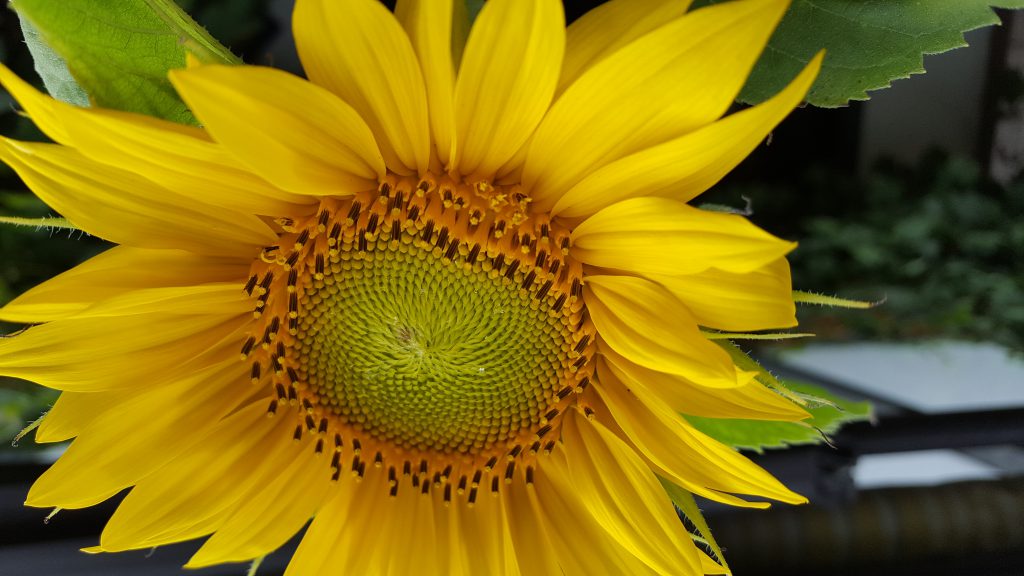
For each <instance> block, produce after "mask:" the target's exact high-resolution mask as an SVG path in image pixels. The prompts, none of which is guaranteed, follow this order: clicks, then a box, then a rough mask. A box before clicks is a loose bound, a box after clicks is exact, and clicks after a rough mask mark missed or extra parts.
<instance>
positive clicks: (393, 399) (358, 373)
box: [295, 234, 572, 453]
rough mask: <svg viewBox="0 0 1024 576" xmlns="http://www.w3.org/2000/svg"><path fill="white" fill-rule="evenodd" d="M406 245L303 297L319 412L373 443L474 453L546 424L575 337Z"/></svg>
mask: <svg viewBox="0 0 1024 576" xmlns="http://www.w3.org/2000/svg"><path fill="white" fill-rule="evenodd" d="M458 260H459V258H456V259H455V260H454V261H453V260H452V259H448V258H445V257H443V255H442V257H440V258H439V257H437V256H436V255H435V254H434V253H433V252H432V250H431V249H430V247H429V246H428V247H417V246H415V245H414V238H413V236H412V235H410V234H406V235H404V237H403V238H402V241H400V242H387V243H386V242H378V243H377V244H376V249H373V250H367V251H355V252H342V253H341V254H339V255H338V257H337V261H336V262H332V264H331V268H330V270H328V271H326V272H327V273H326V274H325V275H324V277H323V278H322V279H321V280H317V281H315V282H314V283H313V284H312V286H311V287H310V289H307V291H306V293H305V294H304V298H303V300H302V302H303V303H302V304H301V305H300V307H299V311H298V330H297V334H296V336H295V338H296V349H297V351H298V352H299V354H298V358H299V367H298V368H299V369H298V373H299V376H300V378H302V379H304V380H305V381H306V382H308V383H309V385H310V387H311V389H312V390H313V391H314V394H315V395H316V397H317V399H318V401H319V404H320V405H321V406H323V407H324V408H326V409H327V410H328V411H330V412H332V413H333V414H334V415H335V416H336V417H337V418H339V419H340V420H341V421H342V422H345V423H347V424H349V425H351V426H352V427H354V428H355V429H357V430H361V431H364V432H366V433H368V434H370V435H372V436H374V437H375V438H377V439H384V440H388V441H390V442H392V443H394V444H396V445H399V446H402V447H406V448H416V449H419V450H427V449H431V450H435V451H441V452H460V453H467V452H469V453H475V452H478V451H480V450H482V449H485V448H487V447H489V446H491V445H492V444H494V443H496V442H498V441H502V440H507V439H509V438H511V437H513V436H515V435H516V434H517V433H518V432H519V431H520V430H523V429H525V428H539V427H540V426H541V425H542V424H541V419H542V418H543V415H544V413H545V412H546V411H547V409H548V407H549V406H550V405H551V404H552V402H553V399H554V398H555V397H556V395H557V392H558V390H559V389H560V388H561V386H562V385H563V372H564V370H565V367H566V364H567V361H568V355H567V351H568V345H567V342H571V337H572V332H571V330H569V328H568V327H566V326H565V325H564V324H563V323H562V322H561V318H560V317H559V316H557V315H554V314H551V313H550V312H551V308H550V306H549V305H548V304H547V303H546V302H538V300H537V299H536V298H534V295H533V294H531V293H530V291H529V290H524V289H522V288H521V287H520V285H517V284H515V283H513V282H510V281H508V279H506V278H505V277H504V276H501V275H494V276H492V275H491V274H489V273H488V271H485V270H484V269H483V267H478V268H477V269H474V268H473V267H472V266H466V265H464V263H460V262H458Z"/></svg>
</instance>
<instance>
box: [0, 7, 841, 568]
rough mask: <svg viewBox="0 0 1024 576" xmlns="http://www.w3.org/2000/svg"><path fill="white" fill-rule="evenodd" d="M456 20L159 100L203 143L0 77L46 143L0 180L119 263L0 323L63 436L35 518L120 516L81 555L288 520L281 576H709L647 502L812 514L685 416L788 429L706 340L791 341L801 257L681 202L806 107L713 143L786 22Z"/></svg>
mask: <svg viewBox="0 0 1024 576" xmlns="http://www.w3.org/2000/svg"><path fill="white" fill-rule="evenodd" d="M455 4H457V3H455V2H453V1H452V0H436V1H427V0H401V1H400V2H399V3H398V8H397V10H396V12H395V13H394V14H392V13H391V12H389V11H388V10H387V9H386V8H384V7H383V5H381V4H380V3H378V2H377V1H376V0H333V1H328V0H300V1H299V2H298V3H297V5H296V9H295V15H294V26H295V36H296V41H297V45H298V49H299V53H300V56H301V59H302V62H303V65H304V67H305V71H306V74H307V76H308V80H306V79H302V78H299V77H296V76H293V75H290V74H287V73H285V72H281V71H278V70H274V69H270V68H263V67H256V66H234V67H229V66H218V65H202V64H198V63H194V65H192V66H190V67H188V68H186V69H181V70H174V71H172V72H171V80H172V82H173V84H174V86H175V87H176V89H177V90H178V93H179V94H180V96H181V97H182V99H183V100H184V101H185V102H186V103H187V104H188V106H189V107H190V109H191V110H192V112H193V113H194V114H195V116H196V117H197V118H198V120H199V121H200V123H201V125H202V127H201V128H192V127H185V126H180V125H176V124H171V123H169V122H165V121H161V120H156V119H153V118H149V117H145V116H140V115H135V114H128V113H123V112H116V111H112V110H104V109H86V108H77V107H73V106H69V105H66V104H62V103H60V102H57V101H54V100H52V99H50V98H48V97H46V96H44V95H42V94H39V93H38V92H36V91H34V90H33V89H32V88H30V87H29V86H28V85H26V84H25V83H24V82H22V81H21V80H19V79H18V78H16V77H15V76H13V75H12V74H11V73H10V72H9V71H7V70H6V69H0V82H2V83H3V85H4V86H5V87H6V88H7V89H8V90H10V91H11V93H12V94H13V95H14V96H15V97H16V98H17V99H18V101H19V102H20V103H21V105H22V106H23V107H24V109H25V111H26V112H27V113H28V114H29V115H30V116H31V117H32V118H33V119H34V120H35V122H36V123H37V124H38V125H39V126H40V128H42V129H43V130H44V131H45V132H46V133H47V134H48V135H49V136H50V137H51V138H52V139H53V140H54V141H55V142H56V143H55V144H37V143H26V142H18V141H13V140H8V139H3V140H2V141H0V159H2V160H3V161H4V162H6V163H7V164H9V165H10V166H11V167H13V168H14V169H15V170H16V171H18V173H19V174H20V175H21V177H22V178H23V179H24V180H25V181H26V182H27V183H28V184H29V186H30V187H31V188H32V189H33V190H34V191H35V192H36V194H38V195H39V196H40V197H41V198H42V199H44V200H45V201H46V202H48V203H49V204H50V205H51V206H52V207H53V208H54V209H56V210H58V211H59V212H61V213H62V214H64V215H65V216H66V217H67V218H68V219H69V220H70V221H71V222H73V223H75V224H76V225H77V226H79V227H81V228H82V229H83V230H85V231H87V232H89V233H90V234H94V235H96V236H100V237H102V238H105V239H107V240H110V241H112V242H113V243H116V244H118V246H115V247H113V248H111V249H110V250H108V251H107V252H105V253H104V254H101V255H100V256H98V257H96V258H94V259H92V260H90V261H88V262H86V263H84V264H82V265H81V266H79V267H78V268H76V269H74V270H72V271H70V272H68V273H66V274H63V275H61V276H59V277H57V278H54V279H53V280H51V281H49V282H47V283H45V284H43V285H42V286H40V287H37V288H35V289H34V290H32V291H30V292H28V293H27V294H25V295H23V296H21V297H20V298H18V299H16V300H15V301H14V302H12V303H10V304H8V305H7V306H6V307H4V308H3V309H2V311H0V317H2V318H3V319H5V320H11V321H17V322H26V323H31V324H35V326H33V327H31V328H29V329H28V330H26V331H24V332H23V333H22V334H20V335H18V336H16V337H13V338H8V339H3V340H0V373H3V374H5V375H8V376H14V377H21V378H28V379H32V380H34V381H37V382H39V383H40V384H43V385H45V386H50V387H53V388H57V389H60V390H62V391H63V394H62V395H61V397H60V400H59V401H58V402H57V404H56V405H55V406H54V409H53V410H52V412H50V413H49V414H48V415H47V416H46V418H45V419H44V420H43V422H42V424H41V425H40V427H39V429H38V432H37V440H39V441H44V442H45V441H57V440H64V439H67V438H72V437H75V438H76V439H75V441H74V442H73V443H72V444H71V447H70V448H69V449H68V451H67V453H66V454H65V455H64V456H63V457H62V458H61V459H60V460H59V461H58V462H57V463H56V464H55V465H54V466H53V467H52V468H51V469H50V470H49V471H48V472H47V473H46V474H44V475H43V477H42V478H40V479H39V481H38V482H37V483H36V484H35V486H34V487H33V489H32V491H31V493H30V494H29V498H28V504H29V505H32V506H54V507H61V508H77V507H83V506H89V505H93V504H95V503H97V502H99V501H102V500H104V499H106V498H108V497H110V496H112V495H113V494H116V493H118V492H120V491H121V490H123V489H125V488H128V487H131V492H130V493H129V495H128V496H127V498H126V499H125V500H124V502H123V503H122V504H121V505H120V507H119V508H118V511H117V512H116V513H115V514H114V516H113V517H112V518H111V520H110V522H109V524H108V526H107V528H106V529H105V531H104V533H103V535H102V537H101V539H100V544H99V546H97V547H96V548H95V549H94V550H95V551H118V550H125V549H132V548H150V547H154V546H158V545H162V544H166V543H170V542H176V541H181V540H187V539H191V538H198V537H202V536H207V535H210V538H209V539H208V540H207V541H206V543H205V544H204V545H203V546H202V548H201V549H200V550H199V552H197V554H196V556H195V557H194V558H193V559H192V561H191V562H190V563H189V566H190V567H199V566H205V565H209V564H216V563H220V562H232V561H241V560H249V559H253V558H258V557H261V556H263V555H265V554H267V553H269V552H271V551H273V550H274V549H276V548H277V547H279V546H280V545H281V544H283V543H284V542H285V541H287V540H288V539H289V538H290V537H291V536H292V535H293V534H295V533H296V532H297V531H299V530H301V529H302V527H303V526H304V525H305V524H306V523H307V522H308V521H309V520H310V518H312V519H313V520H312V523H311V524H310V525H309V527H308V529H307V531H306V534H305V537H304V539H303V541H302V544H301V546H300V548H299V551H298V553H297V554H296V556H295V557H294V558H293V560H292V562H291V564H290V567H289V570H288V574H289V575H310V574H325V573H328V572H331V573H333V572H338V573H356V574H363V573H374V574H376V573H381V574H395V575H399V574H412V573H417V574H421V573H427V574H439V575H440V574H499V573H501V574H519V573H523V574H593V573H608V572H613V573H624V574H652V573H654V574H679V573H684V574H702V573H720V572H722V571H723V570H724V568H723V566H724V562H723V561H722V559H721V558H720V557H719V555H718V554H717V553H715V552H714V551H711V552H710V553H711V556H709V555H708V553H707V552H706V551H704V550H702V549H698V548H697V547H696V546H695V545H694V544H693V542H692V540H691V538H690V535H689V534H688V533H687V532H686V530H685V529H684V527H683V526H682V524H680V523H679V522H678V519H677V517H676V512H675V509H674V508H673V506H672V503H671V501H670V500H669V497H668V495H667V494H666V492H665V490H664V488H663V485H662V482H666V483H670V484H675V485H677V486H679V487H681V488H683V489H685V490H686V491H689V492H692V493H694V494H699V495H701V496H704V497H707V498H710V499H714V500H718V501H721V502H726V503H729V504H735V505H740V506H762V505H765V504H762V503H760V502H748V501H747V500H744V499H742V498H740V497H739V496H736V494H743V495H752V496H755V497H766V498H772V499H775V500H780V501H784V502H802V501H803V499H802V497H800V496H799V495H797V494H794V493H793V492H791V491H789V490H788V489H786V488H785V487H784V486H782V485H781V484H780V483H779V482H778V481H776V480H775V479H774V478H772V477H771V476H769V475H768V474H767V473H765V472H764V471H762V470H760V469H759V468H757V467H756V466H754V465H753V464H752V463H750V462H749V461H747V460H746V459H745V458H744V457H742V456H741V455H739V454H738V453H736V452H735V451H733V450H732V449H730V448H729V447H727V446H724V445H722V444H720V443H718V442H716V441H714V440H712V439H711V438H709V437H707V436H705V435H703V434H701V433H700V432H699V431H697V430H696V429H694V428H693V427H692V426H690V425H689V424H688V422H687V421H686V420H685V418H683V417H682V416H681V414H693V415H699V416H711V417H731V418H754V419H766V420H800V419H802V418H804V417H806V416H807V413H806V412H805V411H804V410H803V409H802V408H801V407H800V406H798V405H797V404H795V403H793V402H792V401H791V400H789V399H787V398H786V397H783V396H782V395H780V394H779V393H777V392H776V391H775V390H773V389H771V388H769V387H767V386H765V385H764V384H763V383H762V382H760V381H759V380H758V378H757V373H756V372H752V371H749V370H744V369H741V368H739V367H737V366H736V365H735V364H734V362H733V359H732V357H731V356H730V354H729V351H730V350H731V349H729V348H728V347H726V348H723V347H722V346H719V345H718V344H716V343H715V342H713V341H712V340H711V338H720V337H722V336H723V334H728V333H729V332H733V331H755V330H764V329H772V328H784V327H790V326H793V325H795V319H794V315H793V301H792V297H791V294H790V280H789V268H788V266H787V264H786V260H785V254H786V253H787V252H788V251H789V250H791V249H792V248H793V244H792V243H790V242H785V241H782V240H780V239H778V238H775V237H773V236H771V235H769V234H768V233H766V232H764V231H762V230H760V229H758V228H756V227H755V226H753V225H752V224H751V223H750V222H748V221H747V220H746V219H745V218H743V217H741V216H738V215H734V214H724V213H715V212H709V211H704V210H700V209H698V208H694V207H692V206H690V205H688V204H687V202H688V201H689V200H691V199H693V198H694V197H695V196H697V195H698V194H700V193H701V192H703V191H704V190H706V189H707V188H708V187H710V186H711V185H713V184H714V183H715V182H717V181H718V180H719V179H720V178H721V177H722V176H723V175H724V174H725V173H726V172H728V170H729V169H731V168H732V167H733V166H735V165H736V164H737V163H738V162H739V161H740V160H741V159H742V158H743V157H744V156H745V155H746V154H748V153H749V152H750V150H752V149H753V148H754V147H755V146H756V145H757V144H758V142H760V141H761V140H762V139H763V138H764V137H765V135H766V134H767V133H768V132H769V131H770V130H771V129H772V128H773V127H774V126H775V125H776V124H777V123H778V122H779V121H780V120H781V119H782V118H783V117H784V116H785V115H786V114H787V113H788V112H789V111H790V110H791V109H792V108H793V107H794V106H795V105H797V104H798V103H799V102H800V100H801V99H802V98H803V96H804V94H805V93H806V91H807V89H808V88H809V86H810V85H811V83H812V81H813V79H814V77H815V74H816V72H817V70H818V66H819V65H820V62H821V56H820V55H819V56H818V57H816V58H815V59H814V60H813V61H812V62H811V63H810V64H809V65H808V66H807V68H806V69H805V70H804V71H803V72H802V73H801V74H800V75H799V76H798V77H797V78H795V79H794V80H793V81H792V83H791V84H790V85H789V86H788V87H787V88H785V89H784V90H783V91H782V92H781V93H779V94H778V95H777V96H775V97H774V98H772V99H770V100H768V101H766V102H764V103H763V104H760V105H758V106H755V107H751V108H748V109H745V110H742V111H740V112H737V113H735V114H732V115H729V116H724V117H723V114H724V113H725V112H726V110H727V109H728V108H729V106H730V104H731V103H732V101H733V100H734V98H735V96H736V94H737V93H738V91H739V89H740V87H741V86H742V85H743V83H744V81H745V78H746V76H747V74H748V73H749V71H750V69H751V67H752V66H753V64H754V62H755V61H756V59H757V57H758V55H759V53H760V51H761V50H762V48H763V46H764V44H765V42H766V41H767V38H768V36H769V35H770V34H771V32H772V29H773V28H774V26H775V24H776V23H777V22H778V20H779V19H780V18H781V16H782V14H783V12H784V11H785V9H786V8H787V5H788V2H787V1H785V0H736V1H732V2H727V3H722V4H720V5H716V6H713V7H709V8H703V9H699V10H693V11H687V8H688V2H685V1H670V0H649V1H647V0H645V1H643V2H636V1H634V0H612V1H610V2H607V3H605V4H603V5H602V6H600V7H599V8H596V9H594V10H593V11H592V12H590V13H589V14H587V15H586V16H584V17H583V18H582V19H580V20H579V21H577V22H575V23H574V24H572V25H571V26H570V27H569V28H568V29H566V28H565V23H564V17H563V14H562V7H561V4H560V3H559V2H557V0H491V1H489V2H487V3H486V4H485V6H484V7H483V9H482V10H481V12H480V14H479V16H478V18H477V19H476V21H475V22H474V23H473V25H472V27H471V29H470V28H469V25H468V22H466V21H465V14H464V11H462V10H459V9H457V7H456V6H455ZM464 29H470V32H469V34H468V37H465V36H464V35H463V34H460V32H459V31H460V30H464ZM395 550H406V551H408V552H409V553H408V554H404V553H403V554H397V555H396V554H395V552H394V551H395ZM712 556H713V557H712Z"/></svg>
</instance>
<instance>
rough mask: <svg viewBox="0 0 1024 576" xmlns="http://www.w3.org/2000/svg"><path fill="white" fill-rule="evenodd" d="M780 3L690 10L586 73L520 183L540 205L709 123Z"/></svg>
mask: <svg viewBox="0 0 1024 576" xmlns="http://www.w3.org/2000/svg"><path fill="white" fill-rule="evenodd" d="M788 5H789V0H740V1H736V2H723V3H721V4H716V5H714V6H710V7H708V8H702V9H700V10H695V11H693V12H690V13H689V14H687V15H685V16H683V17H681V18H678V19H676V20H674V21H672V22H669V23H667V24H665V25H664V26H662V27H660V28H657V29H655V30H653V31H652V32H649V33H647V34H646V35H644V36H641V37H640V38H637V39H636V40H634V41H633V42H631V43H629V44H627V45H625V46H623V47H622V48H621V49H620V50H618V51H617V52H615V53H614V54H610V55H608V56H607V57H605V58H604V59H603V60H601V61H600V62H598V63H596V64H594V65H593V66H591V67H590V68H589V69H587V70H586V71H585V72H584V73H583V74H582V75H581V76H580V77H579V79H577V80H576V81H575V82H574V83H573V84H572V85H571V86H569V87H568V88H567V89H566V90H565V92H564V93H563V94H562V95H561V96H560V97H559V99H558V100H557V101H556V102H555V103H554V105H552V107H551V111H550V112H549V113H548V114H547V116H545V118H544V121H543V122H541V124H540V126H539V127H538V128H537V133H536V134H535V136H534V138H533V140H532V142H531V143H530V150H529V154H528V155H527V158H526V164H525V166H524V169H523V185H524V188H525V189H526V191H527V193H529V194H530V196H531V198H533V200H534V204H533V207H534V209H535V210H538V211H542V212H543V211H547V210H550V209H551V207H552V206H553V205H554V202H555V201H556V200H558V198H559V197H561V196H562V194H564V193H565V191H566V190H568V189H569V188H570V187H571V186H572V185H574V184H575V183H577V182H579V181H580V180H581V179H582V178H583V177H584V176H586V175H587V174H588V173H590V172H593V171H594V170H596V169H598V168H600V167H601V166H603V165H605V164H608V163H609V162H612V161H615V160H618V159H619V158H622V157H623V156H627V155H629V154H632V153H634V152H638V151H640V150H643V149H645V148H649V147H651V146H655V145H658V144H661V143H663V142H666V141H668V140H671V139H673V138H678V137H679V136H682V135H683V134H686V133H687V132H690V131H692V130H695V129H697V128H699V127H701V126H704V125H706V124H708V123H710V122H713V121H714V120H716V119H718V117H719V116H721V115H722V114H723V113H724V112H725V111H726V110H727V109H728V107H729V106H730V105H731V104H732V102H733V100H734V99H735V97H736V94H737V93H738V92H739V90H740V88H741V87H742V86H743V83H744V82H745V81H746V78H747V75H748V74H749V72H750V69H751V68H752V67H753V65H754V62H756V61H757V58H758V56H759V54H760V53H761V50H762V48H763V47H764V45H765V43H766V42H767V41H768V37H769V35H770V34H771V32H772V30H773V29H774V28H775V24H776V23H777V22H778V21H779V19H780V18H781V17H782V14H783V13H784V12H785V10H786V7H787V6H788Z"/></svg>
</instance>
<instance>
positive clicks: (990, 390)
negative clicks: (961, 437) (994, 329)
mask: <svg viewBox="0 0 1024 576" xmlns="http://www.w3.org/2000/svg"><path fill="white" fill-rule="evenodd" d="M779 359H780V360H781V361H782V363H783V364H784V365H787V366H792V367H794V368H798V369H800V370H803V371H805V372H808V373H809V374H812V375H820V376H822V377H823V378H825V379H827V380H832V381H834V382H836V383H839V384H842V385H844V386H847V387H849V388H850V389H853V390H858V391H862V392H864V393H865V394H867V395H870V396H875V397H877V398H882V399H885V400H888V401H891V402H892V403H894V404H898V405H900V406H904V407H906V408H909V409H912V410H916V411H919V412H923V413H929V414H934V413H941V412H960V411H970V410H993V409H1002V408H1018V407H1022V406H1024V359H1022V358H1021V357H1020V356H1010V354H1009V352H1008V351H1007V350H1006V349H1004V348H1001V347H999V346H997V345H995V344H989V343H974V342H943V341H940V342H926V343H921V344H896V343H879V344H856V343H855V344H810V345H808V346H806V347H803V348H800V349H794V350H787V351H785V352H782V353H780V355H779Z"/></svg>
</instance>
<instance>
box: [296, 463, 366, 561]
mask: <svg viewBox="0 0 1024 576" xmlns="http://www.w3.org/2000/svg"><path fill="white" fill-rule="evenodd" d="M342 477H343V479H342V481H341V482H339V484H338V487H337V489H335V490H334V491H333V496H332V497H331V498H330V499H329V500H328V501H327V502H326V503H325V504H324V505H323V506H322V507H321V508H320V510H319V511H318V512H317V514H316V517H315V518H314V519H313V522H312V523H311V524H310V525H309V528H308V529H307V530H306V533H305V535H304V536H303V537H302V542H300V543H299V549H298V550H296V552H295V554H294V555H292V559H291V561H290V562H289V563H288V569H287V570H286V571H285V576H308V575H310V574H329V573H330V571H332V570H335V569H336V567H337V566H338V565H339V564H340V563H341V562H343V561H344V559H345V558H350V557H352V556H353V555H355V554H358V552H354V551H353V550H351V549H349V548H346V547H344V546H342V545H340V534H341V532H342V531H343V530H345V529H346V527H347V525H349V524H350V523H351V522H353V521H354V518H353V517H352V514H351V509H352V505H353V503H354V502H356V501H358V500H359V498H357V497H356V496H357V495H358V496H359V497H361V498H363V499H365V498H366V497H367V496H368V495H367V494H365V489H366V486H367V485H366V484H365V483H362V484H356V483H354V482H352V481H350V480H349V479H347V476H346V475H344V474H343V475H342ZM374 488H379V487H376V486H375V487H374ZM339 573H340V572H339Z"/></svg>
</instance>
